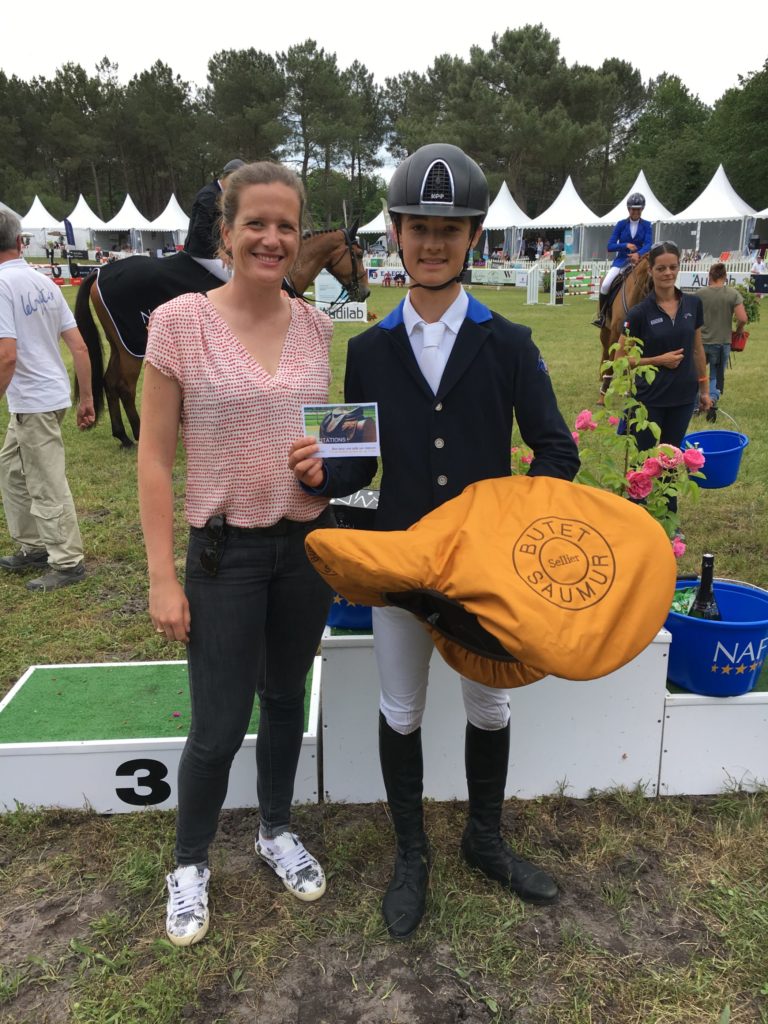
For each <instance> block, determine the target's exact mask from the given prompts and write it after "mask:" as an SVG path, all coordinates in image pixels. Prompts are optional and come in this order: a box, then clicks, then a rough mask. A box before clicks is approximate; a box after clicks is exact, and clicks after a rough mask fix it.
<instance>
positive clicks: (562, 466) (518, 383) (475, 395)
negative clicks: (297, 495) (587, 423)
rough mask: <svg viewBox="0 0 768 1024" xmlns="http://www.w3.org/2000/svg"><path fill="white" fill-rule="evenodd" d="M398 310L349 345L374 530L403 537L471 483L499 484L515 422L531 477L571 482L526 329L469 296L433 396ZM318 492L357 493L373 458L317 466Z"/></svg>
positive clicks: (350, 391)
mask: <svg viewBox="0 0 768 1024" xmlns="http://www.w3.org/2000/svg"><path fill="white" fill-rule="evenodd" d="M402 310H403V304H402V303H401V304H400V305H399V306H398V307H397V308H396V309H394V310H393V311H392V312H391V313H390V314H389V316H387V317H386V318H385V319H384V320H382V321H381V323H380V324H378V325H375V326H373V327H371V328H369V329H368V330H367V331H365V332H364V333H363V334H361V335H358V337H356V338H353V339H352V340H351V341H350V343H349V348H348V351H347V369H346V377H345V382H344V392H345V399H346V401H347V402H353V403H358V402H378V405H379V439H380V443H381V459H382V467H383V474H382V479H381V492H380V496H379V507H378V511H377V513H376V528H377V529H383V530H404V529H407V527H409V526H411V525H412V524H413V523H415V522H416V521H417V520H418V519H420V518H421V517H422V516H424V515H426V514H427V513H428V512H430V511H432V509H434V508H436V507H437V506H439V505H441V504H442V503H443V502H444V501H447V500H448V499H449V498H454V497H456V496H457V495H458V494H460V493H461V492H462V491H463V490H464V488H465V487H467V486H468V485H469V484H471V483H475V482H476V481H478V480H485V479H488V478H492V477H504V476H509V475H510V473H511V468H510V464H511V455H510V446H511V435H512V425H513V421H514V418H515V416H516V417H517V422H518V425H519V427H520V433H521V436H522V438H523V441H524V442H525V444H526V445H528V447H530V448H531V450H532V451H533V453H534V459H533V462H532V463H531V465H530V468H529V474H530V475H531V476H553V477H557V478H559V479H562V480H572V479H573V478H574V476H575V475H576V473H577V471H578V468H579V457H578V451H577V448H576V445H575V444H574V441H573V438H572V436H571V432H570V430H569V429H568V427H567V426H566V424H565V421H564V420H563V417H562V415H561V414H560V410H559V409H558V407H557V401H556V399H555V394H554V391H553V389H552V384H551V381H550V378H549V373H548V371H547V368H546V365H545V363H544V360H543V359H542V357H541V355H540V353H539V350H538V349H537V348H536V346H535V345H534V343H533V340H532V338H531V332H530V330H529V329H528V328H527V327H522V326H520V325H518V324H513V323H510V322H509V321H508V320H505V319H504V318H503V317H501V316H498V315H497V314H496V313H492V312H491V311H490V310H489V309H487V308H486V307H485V306H484V305H482V304H481V303H480V302H478V301H477V300H476V299H475V298H473V297H472V296H471V295H470V296H469V306H468V309H467V315H466V318H465V320H464V322H463V323H462V325H461V328H460V329H459V333H458V335H457V337H456V341H455V343H454V346H453V350H452V351H451V354H450V356H449V358H448V361H447V363H446V367H445V371H444V372H443V376H442V379H441V381H440V386H439V389H438V392H437V394H436V395H435V394H433V392H432V390H431V388H430V387H429V385H428V384H427V382H426V380H425V379H424V377H423V375H422V373H421V370H420V369H419V366H418V363H417V361H416V357H415V356H414V354H413V349H412V347H411V343H410V341H409V339H408V335H407V333H406V330H405V326H404V323H403V312H402ZM325 467H326V471H327V479H326V483H325V486H324V487H323V488H322V490H321V493H323V494H327V495H329V496H330V497H342V496H344V495H347V494H351V493H352V492H353V491H356V490H358V489H360V488H361V487H365V486H366V485H367V484H368V483H369V482H370V481H371V479H372V478H373V476H374V475H375V473H376V468H377V460H376V459H375V458H357V459H349V458H335V459H327V460H326V461H325Z"/></svg>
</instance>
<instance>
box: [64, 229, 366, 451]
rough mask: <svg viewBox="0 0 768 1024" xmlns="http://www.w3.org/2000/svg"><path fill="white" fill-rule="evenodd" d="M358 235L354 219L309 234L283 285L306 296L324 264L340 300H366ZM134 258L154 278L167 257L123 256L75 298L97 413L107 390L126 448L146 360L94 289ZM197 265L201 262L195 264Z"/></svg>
mask: <svg viewBox="0 0 768 1024" xmlns="http://www.w3.org/2000/svg"><path fill="white" fill-rule="evenodd" d="M356 234H357V225H356V224H355V225H354V226H353V227H351V228H340V229H338V230H335V231H319V232H317V233H316V234H311V235H308V236H307V237H305V238H304V239H303V241H302V243H301V250H300V252H299V257H298V259H297V260H296V263H295V264H294V266H293V269H292V271H291V276H290V279H287V280H286V282H285V284H284V288H285V290H286V291H287V292H288V293H289V294H291V295H294V296H296V295H299V296H300V295H303V294H304V292H305V291H306V289H307V288H308V287H309V285H310V284H311V283H312V282H313V281H314V279H315V278H316V277H317V275H318V274H319V273H320V271H321V270H323V269H325V270H327V271H328V272H329V273H331V274H333V276H334V277H335V278H336V280H337V281H338V282H339V284H340V286H341V287H340V294H339V304H341V302H362V301H363V300H364V299H366V298H367V297H368V295H369V294H370V289H369V287H368V272H367V270H366V269H365V267H364V266H363V252H362V249H361V248H360V245H359V244H358V242H357V241H356V238H355V236H356ZM170 259H171V260H174V259H176V257H174V256H172V257H170ZM134 260H137V261H141V265H139V264H138V263H134V264H133V268H132V269H134V270H138V271H139V272H140V273H142V274H144V275H146V274H150V275H153V276H154V277H155V278H156V277H157V276H158V275H160V274H162V271H163V263H164V262H165V261H159V262H158V261H155V260H148V259H147V258H146V257H145V256H133V257H128V259H126V260H121V261H120V263H117V264H107V265H106V266H105V267H102V268H100V269H99V270H98V271H96V273H94V274H91V276H90V277H88V278H86V280H85V281H83V283H82V284H81V285H80V289H79V291H78V295H77V300H76V302H75V319H76V321H77V326H78V327H79V328H80V333H81V334H82V336H83V339H84V340H85V343H86V345H87V347H88V354H89V356H90V358H91V380H92V385H93V398H94V405H95V407H96V418H97V419H98V417H99V414H100V413H101V412H102V411H103V409H104V395H106V399H107V408H108V409H109V418H110V421H111V423H112V435H113V436H114V437H116V438H117V440H118V441H119V442H120V444H121V445H122V446H123V447H124V448H130V447H131V446H132V445H133V442H132V441H131V440H130V438H129V437H128V435H127V433H126V432H125V427H124V425H123V418H122V415H121V412H120V404H121V403H122V406H123V408H124V409H125V414H126V416H127V417H128V422H129V423H130V426H131V431H132V432H133V436H134V437H135V438H136V440H137V441H138V439H139V428H140V419H139V414H138V412H137V411H136V384H137V382H138V379H139V374H140V373H141V366H142V361H143V360H142V357H141V356H138V355H133V354H131V353H130V352H129V351H128V349H127V348H126V347H125V344H124V343H123V341H122V339H121V337H120V333H119V331H118V330H117V327H116V326H115V323H114V321H113V319H112V317H111V315H110V313H109V311H108V310H107V307H106V306H105V305H104V302H103V300H102V297H101V294H100V291H99V288H98V287H96V288H94V287H93V285H94V284H95V283H96V282H97V279H98V277H99V275H100V274H109V273H110V268H111V267H113V266H114V267H119V266H120V264H121V263H122V264H127V263H128V262H129V261H134ZM195 266H196V267H197V265H195ZM223 283H224V282H223V281H219V280H218V279H216V278H212V277H211V278H209V279H208V280H207V281H206V283H205V285H204V286H201V287H199V288H197V289H195V288H192V287H188V288H186V289H185V288H182V287H179V289H178V292H177V294H182V292H183V291H185V290H186V291H193V290H198V291H210V290H211V289H212V288H216V287H219V286H220V285H222V284H223ZM172 297H173V296H172V295H171V294H167V295H166V297H165V298H164V299H163V300H161V301H166V300H167V299H170V298H172ZM123 300H124V301H125V300H127V301H128V303H129V305H131V306H134V307H138V305H139V301H140V300H139V298H138V296H134V295H133V294H129V295H126V296H124V297H123ZM91 304H92V305H93V309H94V311H95V313H96V316H97V318H98V321H99V323H100V324H101V327H102V330H103V332H104V335H105V337H106V339H107V341H108V342H109V363H108V364H107V369H106V373H105V372H104V354H103V350H102V346H101V336H100V334H99V329H98V327H97V325H96V321H95V320H94V318H93V314H92V312H91ZM150 311H151V310H149V309H147V310H142V311H141V313H138V310H137V309H134V312H135V313H137V315H139V316H140V317H141V319H143V320H144V322H145V324H146V321H147V320H148V319H149V312H150Z"/></svg>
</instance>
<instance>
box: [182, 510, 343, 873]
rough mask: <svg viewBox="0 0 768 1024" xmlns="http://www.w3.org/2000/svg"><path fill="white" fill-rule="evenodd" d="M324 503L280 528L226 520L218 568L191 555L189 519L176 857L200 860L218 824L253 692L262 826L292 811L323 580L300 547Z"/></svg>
mask: <svg viewBox="0 0 768 1024" xmlns="http://www.w3.org/2000/svg"><path fill="white" fill-rule="evenodd" d="M333 525H334V524H333V520H332V516H331V513H330V512H329V511H326V512H324V513H323V514H322V515H321V516H320V517H319V518H318V519H316V520H315V521H314V522H311V523H307V524H306V525H305V526H302V528H299V529H297V530H295V531H293V532H291V533H288V534H286V535H284V536H265V535H264V534H260V533H258V532H257V531H248V530H238V529H237V528H232V527H228V528H227V535H226V539H225V541H224V543H223V545H220V546H219V549H218V550H216V551H215V555H220V560H219V564H218V570H217V574H216V575H215V576H212V575H210V574H209V573H207V572H205V570H204V569H203V568H202V566H201V564H200V556H201V554H202V553H203V552H204V551H205V550H206V548H208V549H209V554H210V550H211V542H210V541H209V540H208V539H207V538H206V534H205V530H204V529H195V528H193V529H191V530H190V538H189V548H188V550H187V571H186V584H185V590H186V594H187V598H188V600H189V606H190V616H191V627H190V639H189V647H188V659H189V689H190V696H191V701H192V722H191V727H190V732H189V737H188V739H187V742H186V745H185V747H184V752H183V753H182V756H181V761H180V763H179V797H178V813H177V822H176V861H177V863H178V864H201V863H204V862H205V861H207V859H208V847H209V845H210V843H211V842H212V840H213V837H214V835H215V834H216V828H217V825H218V819H219V812H220V811H221V806H222V804H223V803H224V798H225V796H226V793H227V783H228V780H229V769H230V766H231V764H232V760H233V758H234V756H235V754H236V753H237V751H238V750H239V748H240V745H241V743H242V742H243V738H244V736H245V734H246V731H247V728H248V722H249V720H250V716H251V711H252V708H253V699H254V695H258V698H259V705H260V708H261V717H260V719H259V729H258V738H257V742H256V793H257V797H258V802H259V811H260V816H261V826H260V827H261V830H262V832H263V833H264V834H265V835H267V836H270V835H274V834H276V833H277V832H280V831H283V830H285V828H286V826H287V825H288V824H289V822H290V813H291V802H292V800H293V784H294V779H295V776H296V768H297V765H298V761H299V754H300V752H301V741H302V737H303V734H304V684H305V679H306V676H307V672H308V671H309V668H310V666H311V664H312V660H313V658H314V656H315V654H316V652H317V646H318V643H319V642H320V636H321V634H322V631H323V627H324V625H325V620H326V618H327V616H328V609H329V607H330V603H331V597H332V592H331V590H330V589H329V587H328V586H327V585H326V583H325V582H324V581H323V580H322V579H321V577H320V576H318V574H317V573H316V572H315V571H314V569H313V568H312V567H311V565H310V564H309V561H308V560H307V556H306V553H305V551H304V538H305V537H306V535H307V533H309V532H310V531H311V530H313V529H315V528H316V527H319V526H333Z"/></svg>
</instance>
